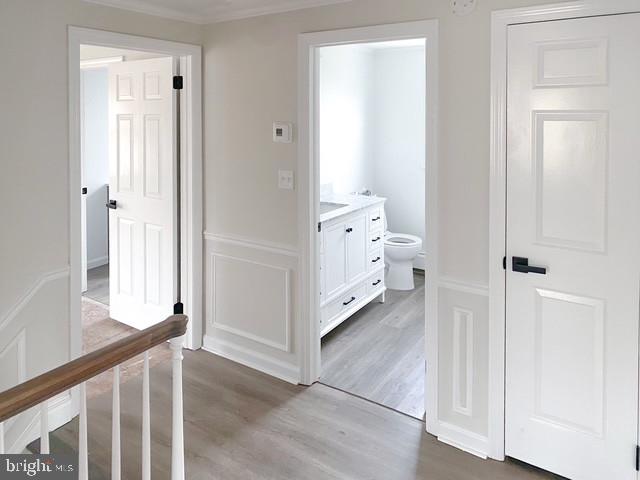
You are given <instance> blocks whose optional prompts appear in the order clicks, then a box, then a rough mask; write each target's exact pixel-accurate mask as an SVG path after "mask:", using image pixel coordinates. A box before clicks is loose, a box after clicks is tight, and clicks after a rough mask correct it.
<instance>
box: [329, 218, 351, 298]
mask: <svg viewBox="0 0 640 480" xmlns="http://www.w3.org/2000/svg"><path fill="white" fill-rule="evenodd" d="M345 230H346V227H345V225H344V223H338V224H337V225H332V226H330V227H327V229H326V230H325V231H324V272H323V273H324V286H325V291H324V292H323V297H324V298H325V299H326V298H328V297H329V296H331V295H332V294H333V293H335V292H336V291H338V290H339V289H340V288H342V287H344V286H345V284H346V283H347V262H346V260H347V233H346V231H345Z"/></svg>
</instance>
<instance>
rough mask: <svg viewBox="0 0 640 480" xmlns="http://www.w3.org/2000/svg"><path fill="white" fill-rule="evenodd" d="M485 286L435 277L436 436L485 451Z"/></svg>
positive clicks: (481, 453) (476, 451)
mask: <svg viewBox="0 0 640 480" xmlns="http://www.w3.org/2000/svg"><path fill="white" fill-rule="evenodd" d="M488 295H489V292H488V288H487V287H485V286H483V285H475V284H469V283H465V282H460V281H455V280H451V279H443V278H441V279H440V282H439V286H438V311H439V312H438V317H439V319H438V337H439V342H438V343H439V355H438V439H439V440H441V441H443V442H445V443H449V444H452V445H454V446H456V447H459V448H462V449H463V450H466V451H468V452H470V453H473V454H474V455H478V456H480V457H486V456H487V453H488V438H487V435H488V420H487V419H488V381H489V370H488V367H489V350H488V339H489V336H488V333H489V332H488V317H489V298H488Z"/></svg>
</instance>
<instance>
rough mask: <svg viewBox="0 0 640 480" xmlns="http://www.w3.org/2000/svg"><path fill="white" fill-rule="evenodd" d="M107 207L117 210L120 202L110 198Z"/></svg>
mask: <svg viewBox="0 0 640 480" xmlns="http://www.w3.org/2000/svg"><path fill="white" fill-rule="evenodd" d="M107 207H108V208H110V209H112V210H115V209H116V208H118V202H116V201H115V200H109V203H107Z"/></svg>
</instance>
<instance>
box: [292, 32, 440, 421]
mask: <svg viewBox="0 0 640 480" xmlns="http://www.w3.org/2000/svg"><path fill="white" fill-rule="evenodd" d="M394 42H399V43H396V44H394ZM401 46H404V47H407V48H414V49H416V48H417V49H418V52H419V53H418V55H417V56H418V57H420V62H421V63H419V64H418V65H419V66H418V68H419V69H422V72H421V74H422V78H423V80H422V82H421V83H422V85H421V89H422V93H423V100H420V99H418V101H422V102H423V106H424V110H423V111H422V113H419V115H422V118H421V120H422V121H421V122H418V124H419V125H420V124H421V125H422V127H421V130H422V131H421V132H420V133H421V142H420V148H421V149H422V152H421V153H418V154H417V156H416V157H413V158H418V160H417V161H416V163H418V165H413V166H414V167H416V168H421V169H422V171H421V172H420V175H419V177H418V178H422V184H421V187H422V195H420V193H419V192H420V190H417V192H418V193H417V196H418V197H420V196H422V198H421V199H419V200H418V202H421V203H422V206H424V208H419V209H418V213H417V214H416V215H414V216H415V217H417V218H415V221H416V223H417V224H418V227H417V229H416V232H415V233H416V235H412V234H411V232H412V230H410V229H407V228H406V227H402V226H400V227H393V225H392V226H391V228H396V229H397V230H398V235H397V238H395V237H394V238H395V239H394V241H396V242H399V243H402V241H403V240H404V242H405V243H404V244H405V246H407V247H414V246H416V245H418V244H422V245H421V246H420V247H419V248H418V250H417V252H416V254H415V255H413V256H412V259H411V262H413V260H414V259H415V261H416V262H419V263H418V265H416V266H417V267H418V268H420V267H421V268H422V269H424V272H425V273H424V274H423V275H421V274H420V273H418V274H417V275H415V276H414V270H413V266H414V265H413V263H411V265H409V266H408V269H407V268H403V269H400V270H402V271H403V272H405V273H406V272H408V275H402V277H403V278H404V279H405V280H406V281H409V282H410V284H407V285H406V287H407V288H406V289H405V290H401V289H398V290H396V291H395V292H391V290H387V289H386V283H387V281H388V279H389V277H388V273H387V274H385V271H388V270H389V261H387V262H386V263H387V266H386V267H385V266H384V265H385V258H384V255H385V253H384V252H385V249H384V234H385V231H386V232H389V231H391V230H390V229H389V228H385V207H384V204H385V203H386V202H385V198H384V197H383V196H382V195H381V194H378V195H375V194H376V193H377V192H374V191H372V189H375V190H378V191H382V189H379V188H377V187H376V186H374V185H373V184H371V187H368V186H367V183H364V184H363V183H362V181H361V180H358V179H357V178H355V177H356V176H355V175H346V176H344V175H342V174H341V173H340V172H341V171H343V170H342V167H344V166H345V162H346V161H347V157H348V159H350V160H353V159H354V158H355V157H357V156H359V155H360V153H358V151H359V149H360V147H361V146H362V142H359V141H358V137H357V135H356V134H355V133H354V134H348V133H347V134H346V136H345V132H344V129H341V128H339V127H338V125H337V123H340V121H342V120H344V119H345V118H346V117H349V115H354V114H355V115H356V116H357V117H358V118H360V119H362V118H363V117H366V116H367V114H366V113H365V114H362V110H360V112H358V109H357V108H355V109H354V101H355V95H354V96H352V97H351V98H343V99H342V101H339V100H338V101H336V102H334V104H335V106H336V108H335V111H334V112H333V113H331V111H329V117H331V116H332V115H333V118H329V119H328V121H325V123H323V118H322V112H323V108H324V109H325V113H327V110H326V109H327V105H325V106H324V107H323V105H322V92H321V88H322V83H323V78H322V77H323V72H322V57H323V54H324V53H323V52H330V51H334V52H338V53H337V55H338V56H340V54H341V53H342V54H347V52H349V53H348V54H355V52H356V51H357V50H361V51H363V52H365V51H368V53H369V54H372V51H373V50H377V49H380V50H384V49H388V50H389V51H391V50H392V49H393V47H396V48H399V47H401ZM376 47H378V48H376ZM331 49H333V50H331ZM340 49H343V50H340ZM299 53H300V62H299V64H300V68H301V70H300V77H299V78H300V85H301V88H300V92H301V93H300V95H301V96H300V109H301V110H300V114H299V119H300V130H299V133H300V135H299V144H300V155H299V158H300V163H299V166H298V169H299V175H300V177H301V179H302V180H301V181H300V182H299V184H300V185H301V188H300V189H299V195H300V197H299V204H300V205H301V209H300V219H299V225H300V238H301V239H303V243H302V247H303V253H302V256H301V260H302V262H301V263H302V268H301V270H302V272H303V276H302V287H301V290H302V300H301V303H302V307H303V312H309V313H308V317H307V318H309V321H310V323H308V324H307V323H306V322H305V324H303V332H302V336H303V346H304V347H305V350H304V352H303V359H304V362H303V363H304V368H303V375H302V377H303V379H304V383H313V382H314V381H317V380H319V381H321V382H326V383H327V384H328V385H330V386H333V387H336V388H339V389H341V390H344V391H347V392H349V393H352V394H355V395H359V396H362V397H364V398H368V399H369V400H371V401H374V402H377V403H380V404H383V405H385V404H386V406H389V407H390V408H394V409H397V410H398V411H403V407H401V405H400V403H401V402H399V401H390V399H389V397H387V398H386V399H385V398H384V397H385V395H384V393H382V392H383V390H385V388H386V387H387V386H389V388H390V389H394V388H396V389H400V390H402V389H405V390H406V391H407V397H411V396H412V395H414V397H413V401H412V402H411V403H412V405H411V407H410V408H406V409H404V412H403V413H407V414H409V415H412V416H415V417H419V418H424V412H425V410H426V418H427V428H429V418H430V417H431V418H432V419H434V418H437V417H436V415H435V408H436V403H437V402H436V400H435V399H436V396H437V392H436V391H435V390H434V389H432V388H431V387H430V386H432V387H434V388H435V385H436V381H435V378H436V369H437V360H436V358H435V357H436V353H437V351H436V350H435V349H434V348H433V346H434V344H435V345H437V325H436V323H437V322H436V318H437V316H436V312H437V287H436V285H437V155H436V152H437V145H436V133H435V130H436V129H435V125H436V118H437V98H438V95H437V78H438V73H437V66H438V60H437V21H426V22H411V23H405V24H393V25H383V26H377V27H366V28H356V29H349V30H340V31H333V32H320V33H313V34H303V35H301V36H300V41H299ZM348 54H347V55H348ZM338 70H340V68H338ZM346 71H347V72H349V71H351V72H354V64H350V65H349V66H348V67H347V68H346ZM343 73H344V71H343ZM356 90H357V88H356ZM354 91H355V90H354ZM334 93H335V92H334ZM325 98H326V97H325ZM345 110H349V111H348V112H345ZM341 111H342V113H340V112H341ZM349 118H351V117H349ZM358 118H351V122H347V123H350V124H351V126H353V125H354V124H358V122H357V120H358ZM324 120H327V117H326V116H325V118H324ZM398 121H399V120H395V122H398ZM396 126H397V125H396ZM356 128H357V127H356ZM323 129H324V131H325V132H324V137H325V139H326V138H327V137H329V138H331V136H332V134H333V135H336V136H334V140H335V141H330V142H329V145H327V144H326V143H325V145H324V147H323V145H322V142H323V132H322V130H323ZM341 130H342V137H340V135H341V132H340V131H341ZM327 132H328V134H327ZM331 144H333V146H331ZM347 147H348V148H347ZM332 148H333V150H332ZM327 149H329V151H330V152H332V153H330V154H329V158H330V159H331V160H330V161H329V162H328V163H329V164H333V166H331V165H329V166H328V167H327V164H325V165H324V167H325V168H324V169H323V161H322V156H323V150H324V152H325V153H326V152H327ZM345 155H346V157H345ZM340 157H343V158H342V160H340ZM364 157H367V155H366V154H364ZM403 157H404V158H407V157H409V156H408V155H404V156H403ZM343 160H344V161H343ZM334 167H335V168H334ZM323 170H324V173H323ZM332 170H335V171H334V172H333V173H336V172H338V173H337V175H338V177H341V176H342V179H341V178H338V179H337V180H336V179H333V180H328V181H327V182H325V181H324V180H322V178H323V177H325V173H326V172H327V171H328V172H329V174H328V177H331V176H332V173H331V171H332ZM350 171H351V172H353V171H354V170H353V169H351V170H350ZM347 177H348V178H347ZM414 177H415V175H414ZM345 178H346V179H347V180H349V181H353V182H355V183H354V184H351V185H349V182H348V181H347V182H346V184H344V183H343V182H342V180H344V179H345ZM413 180H415V178H414V179H413ZM358 182H359V183H360V185H355V184H357V183H358ZM327 184H333V190H331V188H329V186H328V185H327ZM336 185H340V186H339V188H336ZM354 185H355V186H354ZM307 186H308V187H307ZM363 187H364V188H363ZM354 192H355V193H356V195H351V194H353V193H354ZM343 194H347V195H346V197H345V196H344V195H343ZM393 196H394V198H395V199H396V202H397V201H398V199H399V198H400V195H397V194H394V195H393ZM355 203H359V204H360V208H357V209H355V210H354V208H353V207H354V205H355ZM414 203H415V202H414ZM398 220H399V216H395V220H392V222H397V221H398ZM425 227H426V228H425ZM403 229H404V230H405V231H402V230H403ZM421 232H426V233H424V238H420V237H418V235H421V234H422V233H421ZM417 239H419V240H420V242H417V241H416V240H417ZM360 240H362V242H361V241H360ZM414 244H415V245H414ZM420 251H425V252H429V254H428V255H427V254H425V255H424V257H422V256H418V253H420ZM335 252H338V253H341V254H342V256H340V255H337V256H336V255H335ZM387 253H388V251H387ZM422 258H424V262H423V263H421V262H422ZM340 259H342V261H341V260H340ZM404 266H405V267H407V262H406V261H405V262H404ZM416 271H419V270H416ZM374 277H375V278H374ZM423 289H424V290H423ZM382 301H384V302H385V303H380V302H382ZM400 305H404V308H406V309H407V311H408V312H409V311H410V313H408V315H407V316H406V317H405V320H408V319H409V318H412V320H413V321H407V322H406V323H407V325H409V324H411V325H412V327H411V328H413V330H411V328H409V329H407V332H410V333H408V335H407V337H408V338H410V339H411V340H415V342H416V343H415V344H414V345H412V346H411V347H409V345H408V342H406V341H402V340H399V341H398V342H389V344H388V345H390V346H397V345H402V346H401V347H400V349H399V350H402V349H405V350H406V352H404V353H405V354H406V355H405V357H407V358H409V357H412V355H413V360H415V361H414V362H413V366H412V367H410V368H408V370H412V371H413V374H412V375H411V379H410V380H407V379H406V376H407V375H406V372H407V371H405V372H404V373H403V374H401V375H398V376H396V375H395V374H394V373H393V372H392V371H391V370H393V368H391V370H390V371H389V372H386V373H385V375H388V377H389V378H390V379H393V378H394V377H395V378H400V376H403V377H405V378H403V380H407V381H408V383H409V384H411V387H412V388H413V393H411V394H410V393H408V391H409V388H407V385H400V383H396V384H393V381H391V382H390V383H389V384H388V385H387V386H383V385H378V386H375V385H372V384H370V385H363V384H361V387H363V388H356V387H354V384H353V382H354V381H362V380H363V379H365V378H366V377H367V376H368V377H369V378H371V377H372V376H375V375H377V374H379V373H381V370H380V369H381V368H383V366H382V364H381V363H380V362H377V364H374V363H372V362H369V363H368V364H367V362H366V361H363V364H362V365H361V366H360V367H359V368H357V370H359V373H358V372H349V373H345V371H344V369H341V368H340V365H342V366H343V367H344V366H345V365H347V364H350V365H355V362H353V361H352V360H353V359H354V358H356V357H357V356H358V354H357V352H355V351H351V349H350V348H344V345H345V343H346V344H348V346H349V347H355V349H356V350H357V349H358V348H366V345H367V342H366V341H365V342H364V344H361V345H360V346H359V347H358V346H357V345H356V342H349V341H346V339H347V338H349V337H350V338H351V339H354V338H356V337H357V338H358V341H360V340H364V338H365V335H358V333H354V332H356V331H359V332H360V333H362V331H363V330H360V327H365V326H366V327H370V326H374V324H375V323H376V321H375V320H374V321H373V322H371V321H367V320H368V317H369V315H379V316H381V318H379V319H378V320H383V319H384V317H385V316H386V318H387V321H382V322H381V321H378V322H377V324H378V327H380V328H382V329H384V328H386V327H389V328H396V330H397V331H401V330H402V329H399V328H397V325H396V326H395V327H393V326H391V325H390V324H392V323H393V322H392V321H391V319H392V318H397V315H394V313H393V311H394V306H396V307H398V306H400ZM376 311H377V313H375V312H376ZM372 312H374V313H372ZM383 312H386V314H383ZM396 313H399V312H398V311H396ZM414 321H415V323H414ZM400 323H402V322H400ZM388 333H389V332H382V331H380V330H378V331H377V332H374V331H370V332H369V334H370V335H371V337H370V341H371V340H373V339H375V338H376V337H378V338H385V335H388ZM321 339H322V340H321ZM387 339H388V337H387ZM394 343H395V345H394ZM322 344H324V346H325V347H326V348H324V351H323V348H322V347H321V345H322ZM369 346H370V343H369ZM391 350H393V348H392V349H391ZM396 353H398V351H396ZM345 355H346V357H350V359H349V358H346V357H345ZM340 357H342V360H341V359H340ZM400 357H401V355H397V356H395V357H394V358H395V360H393V359H391V360H390V361H389V362H387V364H386V365H384V367H385V368H386V367H390V366H391V367H393V364H394V363H395V367H397V368H398V369H402V368H403V367H402V366H401V365H402V361H401V360H399V359H400ZM323 361H324V362H325V365H323V364H322V362H323ZM409 363H411V362H409ZM331 365H333V367H332V366H331ZM324 366H326V367H327V369H326V371H325V370H323V367H324ZM341 370H342V372H341ZM376 370H378V371H377V372H376ZM396 373H397V370H396ZM343 374H344V375H343ZM340 377H342V378H340ZM365 383H366V382H365ZM425 384H427V385H430V386H427V388H426V389H425V387H424V386H423V385H425ZM373 390H378V392H380V395H378V396H376V395H374V393H373ZM425 390H426V392H427V395H425ZM416 392H417V393H416ZM425 407H426V408H425Z"/></svg>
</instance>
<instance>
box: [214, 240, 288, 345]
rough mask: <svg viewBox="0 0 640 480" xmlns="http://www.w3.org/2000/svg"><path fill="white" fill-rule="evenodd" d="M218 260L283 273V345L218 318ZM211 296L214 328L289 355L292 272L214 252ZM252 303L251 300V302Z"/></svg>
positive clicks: (279, 267)
mask: <svg viewBox="0 0 640 480" xmlns="http://www.w3.org/2000/svg"><path fill="white" fill-rule="evenodd" d="M217 258H223V259H226V260H231V261H234V262H241V263H246V264H249V265H255V266H258V267H264V268H269V269H273V270H276V271H278V272H280V273H282V275H283V279H282V280H283V285H282V288H283V291H284V298H283V299H282V300H283V302H284V305H283V307H282V308H283V311H284V318H283V320H284V324H285V325H284V328H285V338H284V342H282V343H278V342H274V341H273V340H270V339H268V338H264V337H261V336H259V335H255V334H253V333H251V332H249V331H246V330H242V329H239V328H235V327H233V326H231V325H227V324H225V323H223V322H222V321H221V319H219V318H217V314H216V306H217V299H216V291H217V290H216V259H217ZM209 268H210V270H209V281H210V284H209V288H210V291H209V295H210V302H209V307H210V309H211V310H210V311H209V312H208V317H209V319H210V323H211V325H212V326H213V327H214V328H217V329H220V330H223V331H226V332H229V333H231V334H233V335H237V336H239V337H243V338H246V339H248V340H251V341H253V342H257V343H261V344H263V345H265V346H267V347H270V348H275V349H277V350H280V351H282V352H286V353H289V352H291V309H292V308H291V271H290V269H288V268H285V267H281V266H278V265H271V264H267V263H263V262H257V261H254V260H250V259H247V258H240V257H234V256H231V255H223V254H221V253H217V252H213V253H211V255H210V263H209ZM249 301H250V300H249Z"/></svg>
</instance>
